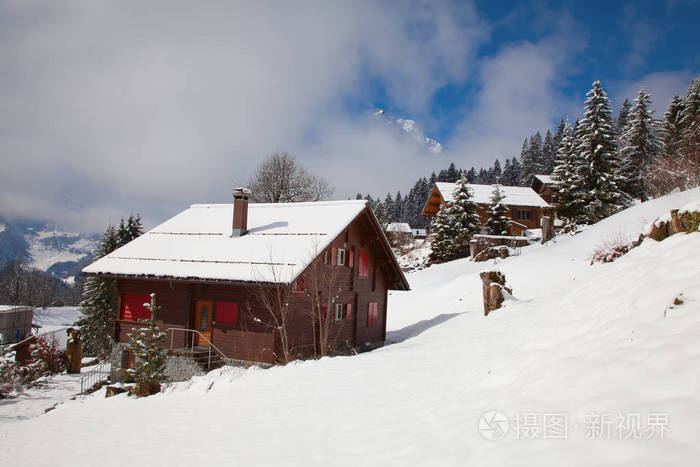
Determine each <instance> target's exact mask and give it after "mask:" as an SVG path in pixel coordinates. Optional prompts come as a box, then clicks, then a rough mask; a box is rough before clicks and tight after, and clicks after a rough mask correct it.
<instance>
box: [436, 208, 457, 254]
mask: <svg viewBox="0 0 700 467" xmlns="http://www.w3.org/2000/svg"><path fill="white" fill-rule="evenodd" d="M430 230H431V231H432V233H433V240H432V242H431V245H430V247H431V251H430V261H431V262H433V263H442V262H445V261H450V260H452V259H454V258H455V257H456V256H455V245H454V239H455V237H456V235H457V232H456V229H455V228H454V219H453V218H452V216H451V215H450V213H449V210H448V208H447V207H446V206H445V205H444V204H443V205H442V206H440V209H439V210H438V213H437V215H436V216H435V218H433V221H432V223H431V224H430Z"/></svg>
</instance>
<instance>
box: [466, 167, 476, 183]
mask: <svg viewBox="0 0 700 467" xmlns="http://www.w3.org/2000/svg"><path fill="white" fill-rule="evenodd" d="M466 177H467V182H469V183H476V177H477V175H476V169H475V168H474V167H472V168H471V169H469V170H468V171H467V176H466Z"/></svg>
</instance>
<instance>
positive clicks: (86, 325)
mask: <svg viewBox="0 0 700 467" xmlns="http://www.w3.org/2000/svg"><path fill="white" fill-rule="evenodd" d="M142 233H143V229H142V227H141V216H139V215H138V214H136V215H135V216H134V215H131V216H129V218H128V220H126V221H125V220H124V219H122V220H121V222H120V223H119V228H118V229H115V228H114V226H112V225H110V226H108V227H107V229H106V230H105V233H104V235H103V237H102V241H101V242H100V248H99V249H98V251H97V259H99V258H102V257H103V256H106V255H108V254H110V253H111V252H113V251H114V250H116V249H117V248H119V247H121V246H124V245H126V244H127V243H129V242H130V241H131V240H133V239H135V238H136V237H138V236H139V235H141V234H142ZM117 295H118V294H117V282H116V280H114V279H109V278H104V277H88V278H87V279H86V280H85V283H84V285H83V296H82V300H81V302H80V307H79V310H80V313H81V317H80V319H78V322H77V323H76V324H77V325H78V326H80V332H81V337H82V347H83V349H82V350H83V355H92V356H97V357H105V356H106V355H107V354H108V353H109V352H110V350H111V348H112V332H113V331H114V320H115V319H116V318H117Z"/></svg>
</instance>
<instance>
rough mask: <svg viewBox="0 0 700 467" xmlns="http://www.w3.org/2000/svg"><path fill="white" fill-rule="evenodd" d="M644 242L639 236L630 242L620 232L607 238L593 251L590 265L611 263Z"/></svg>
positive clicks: (642, 237) (641, 236)
mask: <svg viewBox="0 0 700 467" xmlns="http://www.w3.org/2000/svg"><path fill="white" fill-rule="evenodd" d="M642 241H644V235H640V236H639V238H637V240H635V241H630V240H629V238H627V236H626V235H624V234H623V233H622V232H618V233H617V234H615V235H613V236H611V237H608V238H606V239H604V240H603V242H602V243H601V244H600V245H599V246H598V247H597V248H596V249H595V251H593V255H591V264H593V263H611V262H613V261H615V260H616V259H617V258H619V257H620V256H622V255H625V254H627V253H628V252H629V251H630V250H631V249H632V248H636V247H638V246H639V245H641V244H642Z"/></svg>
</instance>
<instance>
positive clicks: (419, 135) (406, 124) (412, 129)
mask: <svg viewBox="0 0 700 467" xmlns="http://www.w3.org/2000/svg"><path fill="white" fill-rule="evenodd" d="M372 116H373V117H374V118H376V119H377V120H381V121H383V122H384V123H387V124H389V125H391V126H393V127H395V128H396V129H398V130H399V131H400V132H401V133H403V134H405V135H407V136H409V137H411V138H412V139H414V140H415V141H417V142H418V143H420V144H421V145H422V146H425V147H426V148H427V149H428V150H429V151H430V152H431V153H433V154H440V153H442V144H440V142H439V141H438V140H436V139H433V138H428V137H427V136H425V134H424V133H423V130H421V128H420V127H419V126H418V124H417V123H416V122H415V120H408V119H404V118H394V117H392V116H390V115H389V114H387V113H386V112H385V111H384V109H376V110H375V111H374V112H372Z"/></svg>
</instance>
